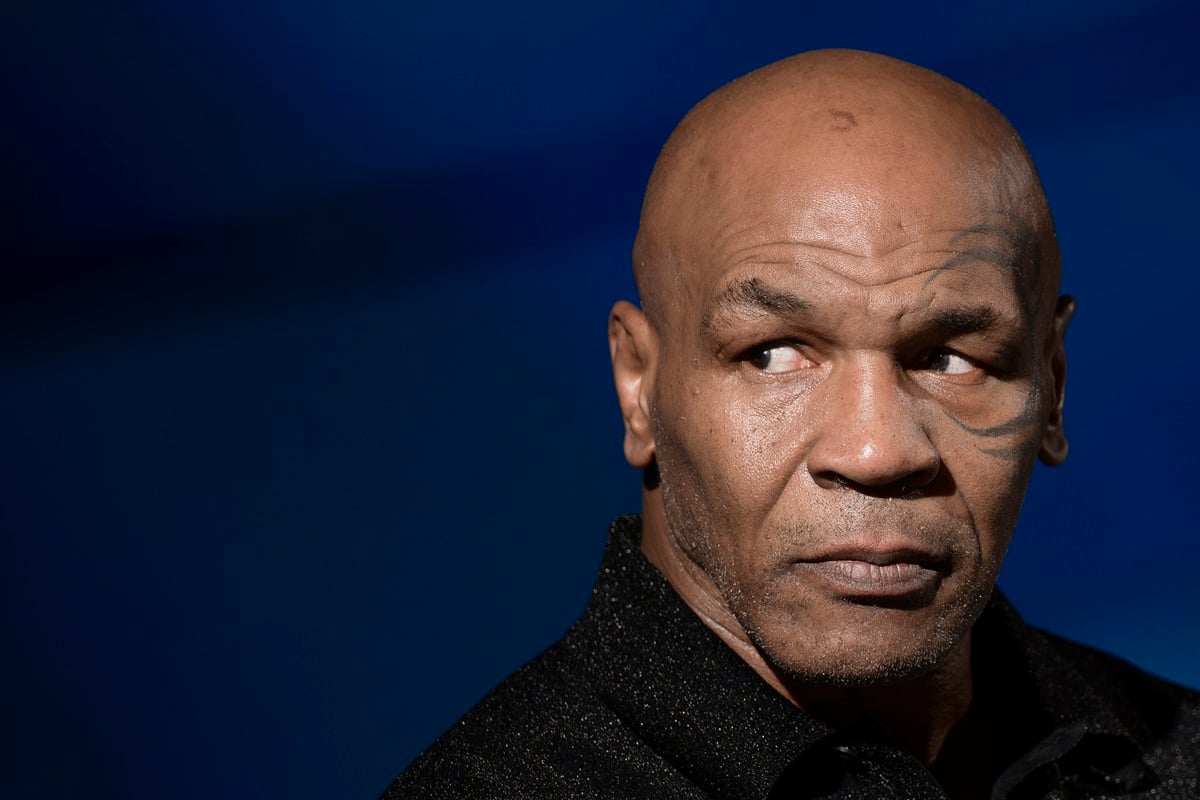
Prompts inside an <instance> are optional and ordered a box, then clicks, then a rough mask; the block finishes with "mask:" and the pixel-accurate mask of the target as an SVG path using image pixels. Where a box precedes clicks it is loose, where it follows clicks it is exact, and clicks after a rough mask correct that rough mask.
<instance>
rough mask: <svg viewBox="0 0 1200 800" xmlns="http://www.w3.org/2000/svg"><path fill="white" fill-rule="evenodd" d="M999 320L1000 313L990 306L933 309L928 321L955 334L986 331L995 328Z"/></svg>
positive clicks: (939, 328)
mask: <svg viewBox="0 0 1200 800" xmlns="http://www.w3.org/2000/svg"><path fill="white" fill-rule="evenodd" d="M999 321H1000V315H999V314H997V313H996V310H995V309H994V308H992V307H991V306H973V307H970V308H949V309H944V310H941V311H935V312H934V313H933V315H932V316H931V319H930V323H931V324H932V325H933V327H934V328H936V329H938V330H939V331H941V332H943V333H946V334H957V335H963V334H968V333H986V332H987V331H989V330H992V329H993V328H995V327H996V325H997V323H998V322H999Z"/></svg>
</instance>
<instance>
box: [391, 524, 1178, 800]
mask: <svg viewBox="0 0 1200 800" xmlns="http://www.w3.org/2000/svg"><path fill="white" fill-rule="evenodd" d="M640 536H641V524H640V521H639V520H638V518H636V517H624V518H621V519H618V520H616V521H615V522H614V523H613V526H612V531H611V533H610V536H609V541H608V546H607V549H606V552H605V556H604V561H603V563H602V565H601V569H600V575H599V577H598V579H597V581H596V587H595V589H594V590H593V594H592V599H591V602H590V603H589V604H588V607H587V610H586V611H585V612H584V614H583V616H582V617H581V618H580V620H579V621H578V622H577V623H576V624H575V625H574V626H573V627H572V628H571V629H570V630H569V631H568V632H567V634H566V635H565V636H564V637H563V638H562V640H561V641H559V642H558V643H556V644H555V645H553V646H552V647H550V648H549V649H548V650H546V652H544V653H542V654H541V655H540V656H538V657H537V658H536V659H534V660H533V661H532V662H530V663H529V664H527V665H525V666H524V667H522V668H521V669H520V670H518V671H517V672H516V673H514V674H513V675H511V676H510V677H508V678H507V679H506V680H505V681H504V682H503V683H501V684H500V685H499V686H498V687H496V689H494V690H493V691H492V692H491V693H490V694H489V695H488V696H487V697H485V698H484V699H483V701H481V702H480V703H479V705H477V706H476V707H475V708H474V709H472V710H471V711H470V712H469V713H468V714H467V715H466V716H465V717H463V719H462V720H460V721H459V722H458V723H457V724H456V725H455V726H454V727H453V728H451V729H450V730H449V731H447V732H446V734H445V735H443V736H442V737H441V738H440V739H439V740H438V741H437V742H436V743H435V744H434V745H433V746H432V747H430V748H429V750H428V751H426V752H425V753H424V754H423V755H421V756H420V757H419V758H418V759H417V760H416V761H415V762H413V764H412V765H411V766H410V767H409V768H408V769H407V770H406V771H405V772H404V773H403V774H401V775H400V777H399V778H397V779H396V781H395V782H394V783H393V784H392V785H391V786H390V787H389V788H388V790H387V791H386V792H385V794H384V795H383V798H384V800H396V799H397V798H431V799H436V798H514V799H515V798H529V799H530V800H537V799H540V798H546V800H550V798H555V799H556V800H557V799H558V798H622V799H623V800H628V799H629V798H662V799H663V800H667V799H669V798H697V799H698V798H729V799H730V800H734V799H736V800H751V798H775V797H779V798H783V797H788V798H807V797H814V798H815V797H822V798H826V797H828V798H836V797H845V798H876V797H880V798H885V797H886V798H905V799H906V800H908V799H910V798H943V797H946V794H945V792H944V791H943V790H942V788H941V787H940V786H939V785H938V783H937V781H936V780H935V779H934V777H933V775H932V774H931V773H930V772H929V770H927V769H926V768H925V767H924V766H923V765H922V764H921V763H920V762H918V761H917V760H916V759H915V758H913V757H912V756H911V755H909V754H908V753H907V752H906V751H905V750H904V749H902V748H901V747H899V746H898V745H896V744H895V743H894V742H892V741H891V740H889V738H888V737H887V735H886V734H885V733H884V732H883V731H882V730H881V729H879V728H878V727H876V726H874V725H873V724H872V723H870V722H869V721H864V722H862V723H859V724H856V725H854V726H851V727H850V728H846V729H842V730H834V729H832V728H830V727H828V726H826V725H825V724H823V723H822V722H820V721H818V720H816V719H814V718H813V717H810V716H808V715H807V714H805V713H804V712H803V711H801V710H799V709H798V708H796V707H795V706H793V705H792V704H790V703H789V702H787V701H786V700H785V699H784V698H783V697H782V696H781V695H779V694H778V693H776V692H775V691H774V690H773V689H772V688H771V687H770V686H768V685H767V683H766V682H764V681H763V680H762V679H761V678H759V676H758V675H757V674H755V673H754V672H753V671H752V670H751V669H750V667H749V666H747V665H746V663H745V662H743V661H742V660H741V658H739V657H738V656H737V655H736V654H735V653H734V652H733V651H732V650H731V649H730V648H729V647H727V646H726V645H725V644H724V643H723V642H722V641H721V640H720V639H718V638H717V637H716V636H715V635H714V634H713V633H712V632H711V631H710V630H709V629H708V628H707V627H705V625H704V624H703V623H702V622H701V621H700V620H699V619H698V618H697V617H696V616H695V615H694V614H693V613H692V612H691V610H690V609H689V608H688V607H687V606H686V605H685V604H684V603H683V601H682V600H680V599H679V597H678V596H677V595H676V594H675V592H674V591H673V590H672V589H671V587H670V585H669V584H668V583H667V582H666V580H665V579H664V578H663V577H662V575H661V574H660V573H659V572H658V571H657V570H656V569H655V568H654V566H653V565H651V564H650V563H649V562H648V561H647V560H646V559H645V558H644V557H643V556H642V554H641V552H640V550H639V541H640ZM973 648H974V650H973V653H972V662H973V665H974V673H975V679H974V680H975V698H976V700H975V702H976V704H979V705H981V706H982V705H986V709H987V714H986V718H987V719H988V720H990V723H989V724H990V725H992V726H993V727H994V730H993V731H992V733H993V737H994V740H995V741H997V742H998V746H997V747H996V748H995V751H994V752H992V753H990V756H991V759H992V763H993V766H992V769H991V775H990V776H989V777H991V778H992V779H993V783H994V789H993V795H992V796H993V798H1027V797H1028V798H1064V799H1066V798H1091V797H1110V796H1113V797H1144V798H1160V799H1163V800H1165V798H1200V777H1198V774H1200V766H1198V765H1200V696H1198V695H1197V693H1196V692H1193V691H1191V690H1188V689H1185V688H1183V687H1180V686H1177V685H1174V684H1171V683H1167V682H1165V681H1162V680H1160V679H1158V678H1155V677H1152V676H1150V675H1148V674H1146V673H1144V672H1142V671H1140V670H1138V669H1137V668H1135V667H1133V666H1132V665H1130V664H1128V663H1126V662H1124V661H1121V660H1119V659H1116V658H1114V657H1112V656H1109V655H1105V654H1103V653H1100V652H1098V651H1095V650H1092V649H1089V648H1086V647H1082V646H1080V645H1077V644H1073V643H1070V642H1067V641H1065V640H1063V639H1060V638H1057V637H1055V636H1052V635H1050V634H1047V633H1044V632H1042V631H1038V630H1036V629H1034V628H1032V627H1030V626H1028V625H1026V624H1025V623H1024V622H1022V621H1021V619H1020V618H1019V617H1018V616H1017V614H1016V612H1015V611H1014V610H1013V609H1012V607H1011V606H1010V605H1009V604H1008V603H1007V602H1006V601H1005V600H1004V598H1003V597H1002V596H1001V595H1000V594H999V592H996V593H995V596H994V597H993V599H992V601H991V603H989V605H988V607H987V609H986V610H985V611H984V613H983V615H982V616H981V617H980V619H979V621H978V622H977V623H976V626H975V628H974V632H973Z"/></svg>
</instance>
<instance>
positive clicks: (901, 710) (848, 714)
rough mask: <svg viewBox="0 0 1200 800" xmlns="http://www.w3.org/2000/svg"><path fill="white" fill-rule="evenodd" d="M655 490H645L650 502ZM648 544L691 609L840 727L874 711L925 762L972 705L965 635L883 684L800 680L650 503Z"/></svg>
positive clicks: (778, 685) (786, 690)
mask: <svg viewBox="0 0 1200 800" xmlns="http://www.w3.org/2000/svg"><path fill="white" fill-rule="evenodd" d="M657 495H658V493H657V492H653V493H651V492H647V493H646V497H645V501H646V503H647V505H650V506H652V505H653V503H655V502H657V501H658V497H657ZM644 511H645V512H646V513H644V515H643V532H642V552H643V553H644V554H645V556H646V558H647V559H649V561H650V562H651V563H652V564H654V565H655V566H656V567H657V568H658V570H659V571H660V572H662V573H663V575H664V576H665V577H666V579H667V581H668V582H669V583H670V584H671V586H672V587H673V588H674V589H675V592H676V593H677V594H678V595H679V596H680V597H681V598H682V599H683V601H684V602H685V603H687V605H688V606H689V607H690V608H691V609H692V611H693V612H694V613H695V614H696V616H698V617H699V618H700V620H701V621H702V622H704V624H705V625H707V626H708V627H709V628H710V629H711V630H712V631H713V632H714V633H715V634H716V635H717V636H718V637H720V638H721V640H722V641H724V642H725V644H727V645H728V646H729V647H730V648H731V649H732V650H733V651H734V652H735V653H737V654H738V656H740V657H741V658H742V660H744V661H745V662H746V663H747V664H748V665H749V666H750V668H751V669H753V670H754V671H755V672H756V673H757V674H758V675H759V676H760V677H761V678H762V679H763V680H765V681H766V682H767V683H768V684H769V685H770V686H771V687H772V688H773V689H775V691H777V692H779V694H781V695H783V696H784V697H785V698H786V699H787V700H788V701H789V702H791V703H792V704H794V705H796V706H797V707H799V708H801V709H803V710H804V711H805V712H807V713H809V714H811V715H812V716H814V717H817V718H818V719H820V720H822V721H824V722H826V723H828V724H830V725H833V726H835V727H841V726H844V725H848V724H849V723H851V722H853V721H854V720H855V719H858V718H859V717H862V716H870V717H872V718H874V719H875V720H876V721H877V722H878V723H879V724H880V725H881V726H883V728H884V729H885V730H887V731H888V733H889V734H890V735H891V736H893V737H894V738H895V739H896V740H897V741H898V742H900V743H901V744H902V745H904V746H905V747H906V748H907V749H908V750H909V751H910V752H911V753H912V754H913V755H914V756H916V757H917V758H918V759H920V760H921V761H922V762H923V763H925V764H926V765H929V764H932V763H933V762H934V761H936V760H937V757H938V755H939V753H941V750H942V745H943V744H944V743H945V741H946V738H947V736H949V734H950V732H951V731H952V730H953V729H954V727H955V725H957V724H958V723H959V722H960V721H961V720H962V719H963V718H964V717H965V716H966V713H967V710H968V709H969V708H970V705H971V697H972V683H971V643H970V636H969V635H968V636H966V637H964V638H963V640H962V641H961V642H959V643H958V645H957V646H956V647H955V648H954V650H953V651H951V653H950V655H949V656H948V657H947V658H946V659H945V660H944V661H943V662H942V663H941V664H939V665H938V666H937V667H935V668H934V669H933V670H931V671H929V672H927V673H924V674H922V675H920V676H917V677H915V678H912V679H909V680H905V681H902V682H898V683H890V684H886V685H879V686H857V687H840V686H831V685H829V684H824V683H820V684H818V683H811V682H803V681H798V680H795V679H793V678H791V677H789V676H787V675H786V674H784V673H783V672H781V671H780V670H779V669H778V668H776V667H775V666H774V664H772V663H771V661H770V660H769V659H768V658H767V657H766V655H765V654H764V653H763V652H762V651H761V650H760V649H759V648H758V646H757V645H755V644H754V643H753V642H752V641H751V640H750V637H749V635H748V634H747V633H746V631H745V629H744V628H742V626H741V625H740V624H739V623H738V621H737V619H736V618H735V617H734V616H733V614H732V612H730V610H729V608H728V607H727V606H726V605H725V604H724V603H723V602H722V601H721V600H720V595H719V592H717V591H716V587H715V586H714V585H713V583H712V581H711V579H709V578H708V576H707V575H706V574H704V572H703V571H702V570H701V569H700V568H699V567H698V566H697V565H696V564H694V563H693V562H691V561H690V560H688V559H686V558H684V557H683V556H682V555H681V554H680V553H679V551H678V550H677V549H676V548H673V547H671V546H670V543H669V540H668V538H667V532H666V530H665V523H664V522H663V520H664V517H663V515H662V514H661V513H654V511H655V509H654V508H652V507H648V508H645V509H644Z"/></svg>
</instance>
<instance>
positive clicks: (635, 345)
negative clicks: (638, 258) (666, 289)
mask: <svg viewBox="0 0 1200 800" xmlns="http://www.w3.org/2000/svg"><path fill="white" fill-rule="evenodd" d="M608 349H609V353H610V354H611V355H612V365H613V381H614V382H615V383H616V388H617V402H618V403H620V406H621V416H622V417H623V418H624V420H625V460H626V461H628V462H629V463H630V464H632V465H633V466H635V467H638V468H639V469H644V468H646V467H648V466H650V465H651V464H652V463H654V426H653V424H652V422H651V419H652V418H651V413H650V398H651V394H652V390H653V384H654V366H655V363H656V359H657V356H658V337H657V335H656V334H655V332H654V329H653V327H652V326H651V325H650V322H649V320H647V319H646V315H645V314H644V313H642V311H641V309H639V308H638V307H637V306H635V305H633V304H632V303H629V302H626V301H624V300H622V301H620V302H618V303H617V304H616V305H615V306H613V309H612V312H611V313H610V314H609V317H608Z"/></svg>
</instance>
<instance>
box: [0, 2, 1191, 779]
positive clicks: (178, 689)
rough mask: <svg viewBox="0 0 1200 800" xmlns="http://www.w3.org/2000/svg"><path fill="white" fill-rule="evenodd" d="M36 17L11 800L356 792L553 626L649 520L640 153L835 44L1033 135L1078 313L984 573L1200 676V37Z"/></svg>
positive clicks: (31, 23)
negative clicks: (772, 68)
mask: <svg viewBox="0 0 1200 800" xmlns="http://www.w3.org/2000/svg"><path fill="white" fill-rule="evenodd" d="M10 5H12V4H10ZM27 5H28V6H29V7H28V8H25V9H24V10H15V9H13V8H8V9H6V10H5V11H3V12H0V14H2V16H0V42H2V44H3V47H2V49H0V59H2V61H0V63H2V64H3V70H2V73H3V77H2V78H0V80H2V81H3V88H4V94H3V98H2V99H3V106H2V107H0V115H2V119H3V124H2V125H0V137H2V138H0V144H2V145H3V147H2V148H0V163H2V164H3V168H4V172H3V182H2V185H3V192H4V194H3V197H4V203H5V209H4V211H5V213H4V214H3V215H2V221H0V252H2V253H3V267H4V271H3V284H2V286H0V333H2V336H0V381H2V382H0V420H3V422H2V423H0V456H2V457H0V529H2V531H3V538H2V543H0V547H2V550H0V587H2V591H3V614H4V644H3V655H2V656H0V670H2V676H3V677H2V681H3V682H2V684H0V685H2V689H3V694H2V695H0V698H2V703H3V705H2V706H0V726H2V729H0V730H2V735H3V741H0V795H3V796H4V797H11V798H43V797H45V798H59V797H64V798H65V797H78V796H82V795H85V794H86V795H88V796H93V797H100V798H109V797H112V798H117V797H119V798H159V797H166V796H171V797H181V798H190V797H196V798H201V797H205V798H206V797H214V796H218V797H250V796H289V797H300V798H304V797H312V798H318V797H373V796H375V795H376V794H377V793H378V792H379V791H381V790H382V789H383V788H384V786H385V785H386V784H387V783H388V782H389V780H390V779H391V778H392V776H393V775H394V773H396V772H397V771H399V770H400V769H401V768H402V767H403V766H404V765H405V764H407V763H408V761H410V760H411V759H412V758H413V757H414V756H415V755H416V754H417V753H418V752H419V751H420V749H421V748H422V747H424V746H425V745H426V744H427V743H428V742H429V741H431V740H432V739H433V738H434V737H435V736H436V735H437V734H438V733H440V732H441V731H442V730H443V729H444V728H445V727H447V726H448V725H449V724H450V723H451V722H452V721H453V720H454V719H455V718H456V717H457V716H458V715H459V714H461V713H462V712H463V711H464V710H466V709H467V708H468V707H469V706H470V705H471V704H472V703H473V702H474V701H475V700H477V699H478V698H479V697H480V696H481V695H482V694H483V692H485V691H486V690H487V689H488V688H489V687H490V686H491V685H492V684H494V683H495V682H496V681H497V680H498V679H500V678H501V677H502V676H503V675H505V674H506V673H507V672H509V671H510V670H511V669H513V668H514V667H516V666H517V665H518V664H520V663H522V662H523V661H524V660H526V659H527V658H529V657H530V656H532V655H533V654H534V653H535V652H537V651H538V650H539V649H540V648H542V647H543V646H544V645H546V644H547V643H549V642H550V641H552V640H553V639H554V638H556V637H557V636H558V635H559V634H560V633H561V631H562V630H563V629H564V628H565V627H566V626H567V625H568V624H569V622H570V621H571V620H572V619H573V618H574V617H575V616H576V614H577V613H578V612H579V610H580V609H581V608H582V606H583V604H584V602H585V601H586V598H587V596H588V592H589V589H590V584H591V581H592V573H593V570H594V567H595V564H596V561H597V559H598V557H599V553H600V549H601V546H602V542H603V538H604V533H605V527H606V524H607V521H608V519H609V518H610V517H611V516H613V515H614V514H617V513H621V512H627V511H632V510H635V509H636V508H637V505H638V476H637V474H636V473H634V472H633V471H632V470H631V469H630V468H628V467H627V466H625V465H624V462H623V460H622V458H621V451H620V420H619V416H618V414H617V411H616V406H615V402H614V401H613V399H612V397H611V394H612V393H611V388H610V380H609V376H608V372H607V370H608V367H607V351H606V346H605V343H604V322H605V315H606V312H607V310H608V308H609V306H610V304H611V302H612V301H613V300H614V299H616V298H619V297H628V296H631V294H632V291H633V290H632V285H631V281H630V279H629V277H628V249H629V245H630V242H631V240H632V236H633V232H634V226H635V222H636V217H637V210H638V202H639V196H640V190H641V187H642V185H643V184H644V181H645V178H646V176H647V174H648V172H649V169H650V165H651V163H652V162H653V159H654V156H655V154H656V152H657V148H658V147H659V145H660V144H661V142H662V140H663V139H664V138H665V136H666V135H667V133H668V132H669V130H670V128H671V126H672V125H673V124H674V122H675V121H676V120H677V119H678V118H679V117H680V116H681V115H682V114H683V113H684V112H685V111H686V110H687V109H688V108H689V107H690V106H691V105H692V104H693V103H694V102H695V101H697V100H699V99H700V97H702V96H703V95H704V94H705V93H707V92H708V91H710V90H711V89H713V88H715V87H716V86H718V85H720V84H721V83H723V82H725V81H727V80H729V79H731V78H733V77H735V76H737V75H739V74H741V73H744V72H746V71H748V70H750V69H752V68H754V67H756V66H759V65H761V64H764V63H766V62H768V61H771V60H774V59H776V58H779V57H782V56H785V55H788V54H791V53H793V52H796V51H799V50H803V49H808V48H812V47H819V46H853V47H861V48H866V49H875V50H880V51H884V52H888V53H891V54H893V55H897V56H900V57H904V58H908V59H910V60H914V61H916V62H918V63H921V64H924V65H926V66H929V67H932V68H934V69H937V70H940V71H943V72H945V73H947V74H949V75H950V76H952V77H954V78H956V79H958V80H960V81H962V82H964V83H966V84H968V85H970V86H972V87H974V88H975V89H977V90H978V91H980V92H981V93H982V94H984V95H985V96H987V97H989V98H990V99H991V100H993V102H995V103H996V104H997V105H998V106H999V107H1000V108H1001V109H1002V110H1004V111H1005V112H1006V113H1007V114H1009V115H1010V117H1011V118H1012V119H1013V121H1014V122H1015V123H1016V125H1017V127H1018V128H1019V129H1020V130H1021V131H1022V132H1023V133H1024V135H1025V137H1026V139H1027V141H1028V144H1029V146H1030V149H1031V150H1032V151H1033V154H1034V156H1035V158H1036V160H1037V162H1038V164H1039V165H1040V168H1041V170H1042V175H1043V178H1044V182H1045V184H1046V187H1047V190H1048V192H1049V194H1050V197H1051V201H1052V204H1053V206H1054V209H1055V211H1056V216H1057V220H1058V224H1059V233H1060V238H1061V240H1062V245H1063V251H1064V254H1065V263H1066V268H1065V287H1066V289H1067V290H1068V291H1070V292H1072V293H1074V294H1076V295H1077V296H1078V298H1079V301H1080V312H1079V315H1078V317H1077V319H1076V323H1075V325H1074V326H1073V327H1072V331H1071V334H1070V337H1069V348H1070V359H1071V360H1070V380H1069V386H1070V391H1069V401H1068V415H1067V426H1068V432H1069V434H1070V438H1071V444H1072V452H1071V458H1070V460H1069V461H1068V463H1067V465H1066V466H1065V467H1063V468H1061V469H1059V470H1056V471H1050V470H1041V469H1039V472H1038V474H1036V475H1035V483H1034V488H1033V489H1032V490H1031V493H1030V496H1029V499H1028V501H1027V503H1026V509H1025V516H1024V518H1023V521H1022V523H1021V525H1020V528H1019V530H1018V533H1017V537H1016V541H1015V544H1014V545H1013V548H1012V551H1011V555H1010V560H1009V562H1008V564H1007V565H1006V567H1005V572H1004V575H1003V577H1002V585H1003V586H1005V588H1006V589H1007V591H1008V592H1009V593H1010V595H1012V596H1013V598H1014V599H1015V600H1016V602H1017V604H1018V606H1019V607H1020V608H1022V609H1023V610H1024V611H1025V613H1026V615H1027V616H1028V617H1029V618H1031V619H1032V620H1034V621H1036V622H1038V623H1041V624H1044V625H1046V626H1048V627H1050V628H1052V629H1054V630H1056V631H1059V632H1063V633H1066V634H1068V635H1071V636H1074V637H1076V638H1079V639H1082V640H1084V641H1087V642H1090V643H1093V644H1096V645H1099V646H1101V647H1104V648H1107V649H1110V650H1113V651H1115V652H1118V653H1121V654H1123V655H1125V656H1127V657H1129V658H1131V659H1133V660H1134V661H1136V662H1138V663H1139V664H1142V665H1144V666H1145V667H1147V668H1149V669H1151V670H1154V671H1156V672H1158V673H1160V674H1163V675H1166V676H1169V677H1172V678H1175V679H1177V680H1181V681H1185V682H1189V683H1191V684H1200V645H1198V644H1197V640H1198V639H1200V636H1198V635H1197V628H1198V625H1200V599H1198V593H1197V588H1196V586H1197V582H1196V578H1195V573H1196V562H1197V558H1198V557H1200V537H1198V536H1197V533H1198V531H1197V526H1196V524H1195V522H1194V516H1193V512H1192V509H1193V506H1194V503H1195V500H1196V495H1195V485H1196V479H1197V467H1196V462H1195V459H1196V455H1195V454H1196V452H1197V449H1198V448H1200V433H1198V432H1197V424H1196V416H1195V415H1196V402H1195V400H1194V398H1195V396H1196V394H1197V390H1198V389H1200V377H1198V373H1197V371H1196V370H1195V369H1193V368H1192V365H1191V361H1192V359H1193V358H1194V349H1195V348H1194V344H1193V339H1194V330H1195V321H1196V317H1197V310H1196V305H1197V304H1196V297H1197V292H1198V290H1200V270H1198V267H1200V264H1198V263H1197V256H1196V247H1195V242H1194V237H1195V231H1196V216H1197V212H1198V211H1200V203H1198V202H1197V199H1196V189H1195V187H1196V184H1197V179H1198V178H1200V175H1198V170H1197V166H1198V159H1197V155H1196V142H1197V141H1200V107H1198V102H1197V101H1198V96H1200V91H1198V90H1200V80H1198V76H1200V69H1198V68H1197V67H1198V65H1197V59H1196V57H1195V51H1196V44H1195V34H1196V31H1197V30H1198V25H1200V14H1198V13H1197V11H1196V6H1195V4H1193V3H1172V2H1140V3H1137V4H1134V3H1128V2H1117V0H1095V1H1094V2H1090V3H1087V4H1083V3H1074V2H1072V3H1055V2H1045V0H1043V1H1042V2H1032V1H1029V0H1022V1H1021V2H1005V3H971V2H966V3H963V2H959V3H953V4H945V5H944V6H940V7H935V6H929V7H926V8H924V9H914V8H913V7H912V6H911V5H910V4H895V3H890V2H888V3H884V2H859V3H855V4H840V5H822V6H820V7H806V5H805V4H799V3H759V4H754V3H737V4H734V3H726V4H706V3H695V2H692V3H682V2H661V3H645V2H638V3H633V2H622V1H617V2H607V3H605V4H585V5H579V6H574V7H568V6H565V5H563V4H561V3H551V2H520V3H517V4H492V3H480V2H466V3H460V4H455V5H451V4H444V5H437V4H432V3H424V4H415V3H409V4H406V3H368V2H347V3H340V4H328V5H326V4H322V3H315V2H299V1H298V0H291V2H283V0H244V1H243V2H240V3H236V4H234V3H229V4H210V3H199V2H194V3H184V2H176V3H169V2H159V3H125V4H118V5H116V6H115V7H114V4H103V5H105V6H107V7H105V8H100V7H99V6H100V5H101V4H84V3H74V4H70V3H68V4H62V3H54V2H47V3H42V4H36V5H35V4H27Z"/></svg>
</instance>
